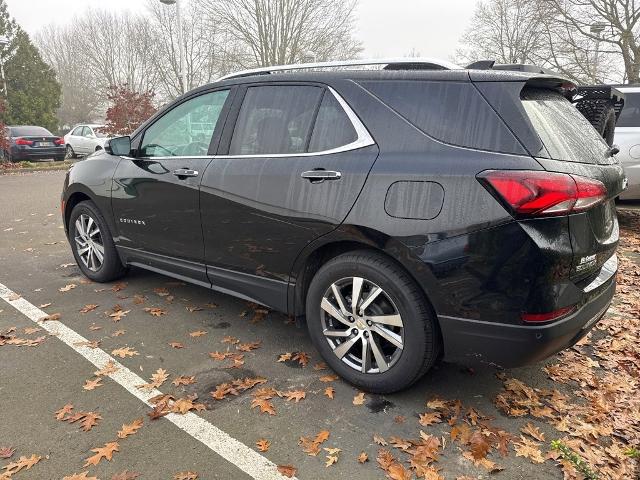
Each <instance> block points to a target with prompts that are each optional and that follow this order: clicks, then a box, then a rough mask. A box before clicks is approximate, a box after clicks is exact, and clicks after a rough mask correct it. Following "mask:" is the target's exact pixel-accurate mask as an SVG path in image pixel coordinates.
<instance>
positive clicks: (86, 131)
mask: <svg viewBox="0 0 640 480" xmlns="http://www.w3.org/2000/svg"><path fill="white" fill-rule="evenodd" d="M83 135H84V136H85V137H90V136H92V135H93V130H91V127H84V131H83Z"/></svg>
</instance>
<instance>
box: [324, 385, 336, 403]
mask: <svg viewBox="0 0 640 480" xmlns="http://www.w3.org/2000/svg"><path fill="white" fill-rule="evenodd" d="M335 393H336V389H335V388H333V387H327V388H325V389H324V394H325V395H326V396H327V397H329V398H330V399H331V400H333V396H334V395H335Z"/></svg>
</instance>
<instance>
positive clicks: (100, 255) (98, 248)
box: [93, 243, 104, 266]
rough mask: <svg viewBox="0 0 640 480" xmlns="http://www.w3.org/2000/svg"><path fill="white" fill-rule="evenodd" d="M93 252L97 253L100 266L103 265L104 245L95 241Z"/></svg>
mask: <svg viewBox="0 0 640 480" xmlns="http://www.w3.org/2000/svg"><path fill="white" fill-rule="evenodd" d="M93 253H95V255H96V259H97V260H98V266H100V265H102V262H103V261H104V247H103V246H102V245H98V244H97V243H95V244H94V245H93Z"/></svg>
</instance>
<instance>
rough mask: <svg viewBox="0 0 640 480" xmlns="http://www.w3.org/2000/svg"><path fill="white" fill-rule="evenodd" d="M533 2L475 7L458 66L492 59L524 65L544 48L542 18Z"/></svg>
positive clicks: (497, 0)
mask: <svg viewBox="0 0 640 480" xmlns="http://www.w3.org/2000/svg"><path fill="white" fill-rule="evenodd" d="M540 13H541V12H540V11H539V9H538V8H537V4H536V2H535V1H532V0H488V1H482V2H480V3H478V5H477V6H476V10H475V12H474V14H473V17H472V19H471V23H470V25H469V27H468V28H467V30H466V31H465V33H464V34H463V36H462V38H461V40H460V41H461V43H462V44H463V45H464V47H463V49H461V50H459V51H458V52H457V60H458V61H459V62H460V61H462V62H472V61H475V60H480V59H491V60H495V61H496V62H498V63H527V62H530V61H531V58H532V57H533V56H534V54H535V52H538V51H540V50H541V49H543V48H544V46H545V44H546V36H545V32H544V28H543V25H544V18H543V17H542V16H541V15H540Z"/></svg>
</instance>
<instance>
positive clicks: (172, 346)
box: [169, 342, 184, 348]
mask: <svg viewBox="0 0 640 480" xmlns="http://www.w3.org/2000/svg"><path fill="white" fill-rule="evenodd" d="M169 346H170V347H171V348H184V344H183V343H181V342H169Z"/></svg>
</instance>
